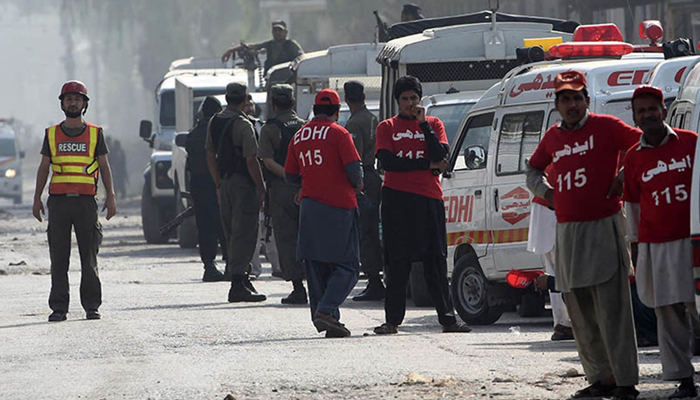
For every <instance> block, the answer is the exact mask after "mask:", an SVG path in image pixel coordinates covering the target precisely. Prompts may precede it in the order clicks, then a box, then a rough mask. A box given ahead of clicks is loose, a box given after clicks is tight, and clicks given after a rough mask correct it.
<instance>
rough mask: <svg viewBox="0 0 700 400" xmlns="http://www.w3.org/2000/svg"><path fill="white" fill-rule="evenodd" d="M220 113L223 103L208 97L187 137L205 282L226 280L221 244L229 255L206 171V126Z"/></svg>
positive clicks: (188, 163) (192, 191) (211, 182)
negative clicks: (218, 261) (218, 258)
mask: <svg viewBox="0 0 700 400" xmlns="http://www.w3.org/2000/svg"><path fill="white" fill-rule="evenodd" d="M220 111H221V103H219V100H217V99H216V97H214V96H208V97H207V98H205V99H204V101H203V102H202V105H201V106H200V108H199V118H198V119H197V123H196V124H195V126H194V127H193V128H192V129H191V130H190V132H189V133H188V134H187V141H186V144H185V148H186V149H187V168H188V169H189V171H190V193H192V200H193V203H194V215H195V219H196V222H197V232H198V237H199V256H200V257H201V258H202V262H203V263H204V276H203V277H202V280H203V281H204V282H218V281H223V280H224V274H222V273H221V272H220V271H219V270H218V269H217V268H216V262H215V261H214V259H216V252H217V250H218V243H221V251H222V253H223V255H224V259H226V258H227V254H226V237H225V236H224V229H223V227H222V226H221V215H220V214H219V201H218V199H217V197H216V185H214V181H213V180H212V178H211V174H210V173H209V168H208V167H207V151H206V149H205V148H204V146H205V142H206V138H207V125H208V124H209V120H210V119H211V117H213V116H214V115H215V114H216V113H218V112H220Z"/></svg>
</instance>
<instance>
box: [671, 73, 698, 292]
mask: <svg viewBox="0 0 700 400" xmlns="http://www.w3.org/2000/svg"><path fill="white" fill-rule="evenodd" d="M666 122H667V123H668V124H669V125H671V126H673V127H674V128H681V129H688V130H691V131H693V132H698V131H700V62H696V63H695V65H693V66H692V67H691V68H688V70H687V71H686V72H685V73H684V75H683V77H682V82H681V90H680V92H679V93H678V97H677V98H676V100H675V101H674V102H673V104H672V105H671V108H670V109H669V112H668V117H667V119H666ZM694 160H695V161H694V163H695V164H696V165H695V166H693V185H692V187H691V192H690V238H691V243H692V244H693V267H694V268H693V277H694V278H695V287H696V292H695V303H696V305H698V306H700V184H698V182H700V168H699V167H697V163H698V160H700V145H698V146H697V147H696V148H695V156H694Z"/></svg>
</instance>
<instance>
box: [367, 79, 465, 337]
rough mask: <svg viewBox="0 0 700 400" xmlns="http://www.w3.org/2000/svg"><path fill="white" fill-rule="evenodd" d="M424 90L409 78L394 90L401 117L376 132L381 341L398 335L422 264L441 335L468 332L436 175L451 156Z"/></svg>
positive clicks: (378, 329) (443, 128) (443, 129)
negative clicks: (454, 296) (455, 301)
mask: <svg viewBox="0 0 700 400" xmlns="http://www.w3.org/2000/svg"><path fill="white" fill-rule="evenodd" d="M422 95H423V87H422V85H421V83H420V81H419V80H418V79H417V78H415V77H413V76H402V77H401V78H399V79H397V80H396V83H395V84H394V98H395V99H396V101H397V102H398V104H399V114H398V115H397V116H395V117H392V118H389V119H387V120H384V121H382V122H381V123H380V124H379V126H377V158H378V159H379V161H380V162H381V163H382V166H383V167H384V170H385V171H386V172H385V175H384V187H383V188H382V211H381V213H382V228H383V236H382V238H383V241H384V261H385V263H386V276H385V281H386V298H385V300H384V312H385V317H386V322H385V323H384V324H382V325H381V326H378V327H376V328H374V332H375V333H377V334H379V335H388V334H395V333H398V327H399V325H401V323H402V322H403V318H404V316H405V314H406V287H407V285H408V277H409V275H410V273H411V264H412V263H413V262H422V263H423V271H424V277H425V281H426V284H427V286H428V290H429V291H430V296H431V298H432V300H433V304H434V305H435V310H436V311H437V314H438V320H439V321H440V325H442V331H443V332H470V331H471V328H469V326H468V325H467V324H465V323H463V322H458V321H457V318H456V317H455V311H454V307H453V306H452V300H451V297H450V285H449V282H448V280H447V231H446V228H445V204H444V202H443V200H442V186H441V185H440V176H439V175H440V173H441V172H442V171H444V170H445V168H446V167H447V161H446V157H447V154H448V153H449V145H448V144H447V136H446V135H445V127H444V125H443V124H442V121H440V119H438V118H436V117H430V116H426V115H425V108H424V107H422V106H421V105H420V99H421V96H422Z"/></svg>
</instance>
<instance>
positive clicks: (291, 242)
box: [258, 85, 308, 304]
mask: <svg viewBox="0 0 700 400" xmlns="http://www.w3.org/2000/svg"><path fill="white" fill-rule="evenodd" d="M270 98H271V101H272V108H273V111H274V114H275V118H272V119H270V120H268V121H267V122H266V123H265V125H264V126H263V128H262V131H261V132H260V149H259V150H258V157H259V158H262V160H263V163H264V164H265V168H266V169H267V172H268V174H267V183H268V189H269V190H270V193H269V195H270V214H271V216H272V226H273V231H272V232H273V233H274V235H275V242H276V243H277V252H278V254H279V261H280V268H281V269H282V273H283V274H284V279H285V280H287V281H291V282H292V285H294V288H293V290H292V293H290V294H289V296H287V297H285V298H283V299H282V304H306V303H307V301H308V299H307V297H306V289H305V288H304V283H303V279H304V277H305V273H304V264H303V263H302V262H300V261H297V260H296V248H297V234H298V232H299V206H298V205H297V204H296V202H295V201H294V197H295V196H296V195H297V192H299V190H300V189H301V186H300V185H298V184H294V183H287V182H285V180H284V164H285V162H286V160H287V150H288V148H289V142H290V140H291V138H292V136H294V134H295V133H297V131H298V130H299V129H301V128H302V127H303V126H304V120H303V119H301V118H299V117H298V116H297V114H296V113H295V112H294V110H293V109H292V107H294V95H293V89H292V87H291V86H289V85H273V86H272V87H271V88H270Z"/></svg>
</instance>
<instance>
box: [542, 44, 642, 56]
mask: <svg viewBox="0 0 700 400" xmlns="http://www.w3.org/2000/svg"><path fill="white" fill-rule="evenodd" d="M633 51H634V46H632V45H631V44H629V43H625V42H609V41H606V42H568V43H562V44H558V45H556V46H553V47H552V48H550V49H549V55H550V56H551V57H554V58H583V57H622V56H624V55H625V54H630V53H632V52H633Z"/></svg>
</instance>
